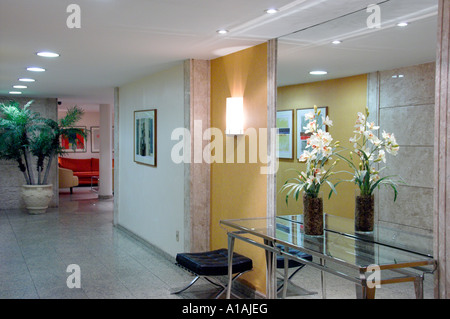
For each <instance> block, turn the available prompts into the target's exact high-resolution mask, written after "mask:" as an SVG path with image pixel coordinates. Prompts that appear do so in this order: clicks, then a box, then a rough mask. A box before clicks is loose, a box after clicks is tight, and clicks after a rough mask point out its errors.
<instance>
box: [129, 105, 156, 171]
mask: <svg viewBox="0 0 450 319" xmlns="http://www.w3.org/2000/svg"><path fill="white" fill-rule="evenodd" d="M156 141H157V139H156V110H155V109H153V110H144V111H135V112H134V141H133V142H134V161H135V162H136V163H138V164H144V165H150V166H156Z"/></svg>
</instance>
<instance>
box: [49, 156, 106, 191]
mask: <svg viewBox="0 0 450 319" xmlns="http://www.w3.org/2000/svg"><path fill="white" fill-rule="evenodd" d="M58 164H59V167H62V168H67V169H70V170H71V171H73V175H74V176H77V177H78V183H79V185H91V177H92V176H99V159H98V158H88V159H75V158H67V157H59V158H58ZM97 181H98V179H97V178H94V179H92V184H93V185H97Z"/></svg>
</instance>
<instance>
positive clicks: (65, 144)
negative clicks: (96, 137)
mask: <svg viewBox="0 0 450 319" xmlns="http://www.w3.org/2000/svg"><path fill="white" fill-rule="evenodd" d="M73 128H78V129H81V130H83V132H85V133H86V126H73ZM77 137H78V141H77V145H76V147H75V150H74V149H73V147H72V143H70V142H69V140H68V139H67V138H65V137H63V136H61V137H60V144H61V147H62V149H63V151H64V152H66V153H86V152H87V149H86V139H85V138H84V137H83V136H80V135H78V136H77Z"/></svg>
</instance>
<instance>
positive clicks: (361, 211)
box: [355, 195, 375, 232]
mask: <svg viewBox="0 0 450 319" xmlns="http://www.w3.org/2000/svg"><path fill="white" fill-rule="evenodd" d="M374 202H375V198H374V195H357V196H356V197H355V230H356V231H360V232H371V231H373V224H374V212H375V205H374Z"/></svg>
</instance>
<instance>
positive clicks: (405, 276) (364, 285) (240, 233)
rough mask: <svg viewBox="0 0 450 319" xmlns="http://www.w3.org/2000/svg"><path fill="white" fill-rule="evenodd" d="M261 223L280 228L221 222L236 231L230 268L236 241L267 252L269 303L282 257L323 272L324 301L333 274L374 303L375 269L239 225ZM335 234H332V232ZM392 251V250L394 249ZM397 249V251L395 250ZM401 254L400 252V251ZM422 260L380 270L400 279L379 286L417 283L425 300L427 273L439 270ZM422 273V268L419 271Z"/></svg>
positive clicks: (232, 233) (429, 260)
mask: <svg viewBox="0 0 450 319" xmlns="http://www.w3.org/2000/svg"><path fill="white" fill-rule="evenodd" d="M258 220H259V221H261V220H267V221H270V220H272V221H273V222H274V223H273V225H276V218H275V219H274V218H271V219H269V218H249V219H234V220H222V221H220V224H221V225H222V226H224V228H225V229H226V227H229V228H232V229H234V230H233V231H230V230H229V229H226V231H227V236H228V265H231V260H232V257H233V251H234V243H235V240H236V239H239V240H242V241H244V242H247V243H250V244H252V245H254V246H257V247H259V248H262V249H264V250H265V253H266V269H267V295H266V297H267V298H269V299H274V298H276V297H277V292H276V279H275V273H276V256H277V255H282V256H284V257H285V258H286V259H292V260H296V261H299V262H301V263H304V264H306V265H308V266H311V267H314V268H316V269H319V270H320V271H321V288H322V297H323V298H326V282H325V273H330V274H332V275H335V276H338V277H341V278H344V279H346V280H349V281H351V282H353V283H355V286H356V287H357V288H358V289H357V290H356V295H357V297H358V298H363V299H372V298H374V295H375V288H371V287H369V285H368V281H367V273H368V272H370V271H371V269H368V267H359V266H357V265H353V264H351V263H348V262H346V261H345V260H340V259H338V258H335V257H332V256H327V255H325V254H324V253H320V252H318V251H314V250H311V249H308V248H305V247H302V246H299V245H296V244H295V243H291V242H289V241H286V240H280V239H279V238H277V237H276V235H275V232H276V229H275V227H273V229H272V230H270V229H269V232H272V233H270V234H264V233H261V232H259V231H258V229H254V228H253V229H252V228H248V227H242V226H240V225H239V221H250V222H251V221H255V222H256V221H258ZM330 233H331V232H330ZM326 234H327V231H326V230H324V236H326ZM334 234H335V235H336V236H344V237H348V236H347V235H345V234H339V233H334ZM248 236H256V237H258V238H261V239H263V243H260V242H257V241H255V240H253V239H251V238H249V237H248ZM353 239H354V240H355V241H358V240H359V239H358V238H353ZM277 244H280V245H282V246H284V247H290V248H293V249H296V250H300V251H302V252H304V253H307V254H310V255H312V256H313V261H309V260H305V259H302V258H299V257H297V256H296V255H292V254H289V253H288V252H286V251H284V250H282V249H280V248H278V247H277ZM374 245H380V246H382V244H379V243H374ZM391 248H392V247H391ZM392 249H396V248H392ZM399 252H400V250H399ZM408 253H411V254H414V253H412V252H408ZM417 255H418V257H419V255H420V257H421V259H418V260H417V261H412V262H404V263H394V264H389V265H380V266H379V268H380V270H381V271H384V270H390V271H393V272H395V273H396V274H398V275H399V276H398V277H394V278H388V279H381V280H380V282H379V284H381V285H385V284H394V283H401V282H413V283H414V288H415V293H416V298H418V299H421V298H423V279H424V273H426V272H430V273H432V272H434V270H435V269H436V261H435V260H434V259H432V258H431V257H430V258H425V259H424V256H423V255H421V254H417ZM315 259H318V262H316V261H314V260H315ZM328 264H337V265H340V266H343V267H345V268H348V269H351V270H353V271H356V272H357V273H358V274H359V276H352V275H349V274H347V273H344V272H342V271H339V270H337V269H333V268H332V267H329V266H328ZM427 266H431V268H432V269H431V270H427V269H426V267H427ZM418 267H425V269H421V273H419V274H418V273H415V272H413V271H411V270H409V269H416V268H418ZM418 269H420V268H418ZM231 272H232V269H231V267H230V266H229V269H228V278H229V281H228V287H227V288H228V289H227V295H226V296H227V298H230V296H231V295H230V294H231V285H232V273H231Z"/></svg>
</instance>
